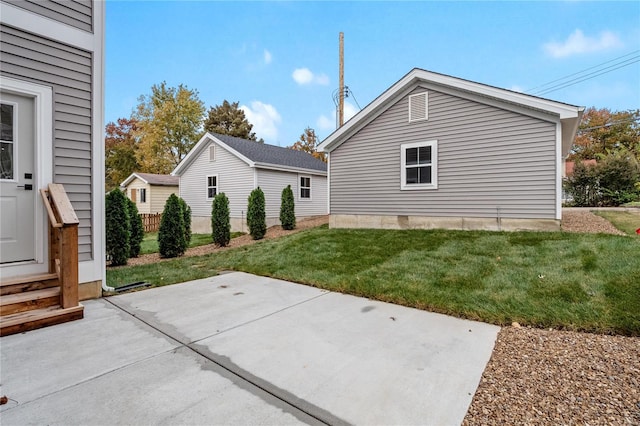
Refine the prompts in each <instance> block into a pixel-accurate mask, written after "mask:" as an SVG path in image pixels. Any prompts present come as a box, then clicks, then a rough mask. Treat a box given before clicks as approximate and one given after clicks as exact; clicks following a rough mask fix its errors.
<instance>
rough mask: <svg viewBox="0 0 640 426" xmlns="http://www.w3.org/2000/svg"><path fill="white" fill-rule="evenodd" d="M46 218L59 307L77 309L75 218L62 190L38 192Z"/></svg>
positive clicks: (51, 186) (58, 187)
mask: <svg viewBox="0 0 640 426" xmlns="http://www.w3.org/2000/svg"><path fill="white" fill-rule="evenodd" d="M40 194H42V199H43V200H44V205H45V207H46V209H47V214H48V216H49V221H48V222H49V272H50V273H56V274H57V275H58V280H59V281H60V306H61V307H62V308H65V309H66V308H72V307H74V306H78V302H79V300H78V223H79V221H78V216H76V212H75V210H73V206H72V205H71V202H70V201H69V197H68V196H67V193H66V192H65V190H64V187H63V186H62V185H61V184H58V183H50V184H49V187H48V189H41V190H40Z"/></svg>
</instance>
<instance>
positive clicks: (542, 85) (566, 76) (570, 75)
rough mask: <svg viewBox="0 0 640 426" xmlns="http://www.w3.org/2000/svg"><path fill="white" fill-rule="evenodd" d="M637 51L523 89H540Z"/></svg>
mask: <svg viewBox="0 0 640 426" xmlns="http://www.w3.org/2000/svg"><path fill="white" fill-rule="evenodd" d="M637 53H640V50H635V51H633V52H631V53H627V54H626V55H622V56H619V57H617V58H614V59H611V60H609V61H605V62H602V63H600V64H598V65H594V66H592V67H589V68H585V69H583V70H581V71H578V72H574V73H573V74H569V75H565V76H564V77H560V78H557V79H555V80H551V81H549V82H548V83H544V84H541V85H539V86H536V87H532V88H531V89H527V90H525V92H526V93H528V92H532V91H534V90H536V89H540V88H541V87H544V86H548V85H550V84H552V83H555V82H557V81H561V80H565V79H567V78H569V77H573V76H574V75H578V74H582V73H583V72H585V71H589V70H592V69H594V68H599V67H601V66H602V65H606V64H608V63H611V62H615V61H617V60H620V59H622V58H626V57H627V56H631V55H635V54H637Z"/></svg>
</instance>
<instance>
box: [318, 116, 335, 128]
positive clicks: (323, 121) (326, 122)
mask: <svg viewBox="0 0 640 426" xmlns="http://www.w3.org/2000/svg"><path fill="white" fill-rule="evenodd" d="M316 126H318V129H319V130H334V129H335V128H336V120H335V119H334V120H331V119H330V118H329V117H327V116H326V115H324V114H322V115H321V116H320V117H318V119H317V120H316Z"/></svg>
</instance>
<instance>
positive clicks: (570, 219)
mask: <svg viewBox="0 0 640 426" xmlns="http://www.w3.org/2000/svg"><path fill="white" fill-rule="evenodd" d="M562 230H563V231H565V232H590V233H604V234H615V235H625V234H624V232H622V231H620V230H619V229H617V228H616V227H615V226H613V225H612V224H611V222H609V221H608V220H606V219H604V218H602V217H600V216H596V215H595V214H593V213H591V212H590V211H589V210H573V209H572V210H567V209H564V210H563V211H562Z"/></svg>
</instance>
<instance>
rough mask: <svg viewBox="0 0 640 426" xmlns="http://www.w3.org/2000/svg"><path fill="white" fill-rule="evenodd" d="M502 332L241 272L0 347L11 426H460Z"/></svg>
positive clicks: (92, 311)
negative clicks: (42, 425)
mask: <svg viewBox="0 0 640 426" xmlns="http://www.w3.org/2000/svg"><path fill="white" fill-rule="evenodd" d="M498 330H499V328H498V327H496V326H492V325H487V324H483V323H479V322H473V321H466V320H460V319H456V318H451V317H447V316H444V315H439V314H434V313H429V312H425V311H420V310H416V309H411V308H405V307H401V306H397V305H392V304H388V303H382V302H376V301H371V300H368V299H364V298H359V297H353V296H348V295H343V294H339V293H333V292H327V291H324V290H320V289H317V288H313V287H308V286H304V285H299V284H293V283H289V282H285V281H281V280H275V279H271V278H264V277H258V276H254V275H249V274H245V273H239V272H234V273H228V274H223V275H219V276H216V277H212V278H207V279H202V280H198V281H192V282H188V283H183V284H179V285H172V286H167V287H161V288H155V289H150V290H145V291H140V292H135V293H129V294H123V295H119V296H114V297H110V298H104V299H100V300H94V301H89V302H86V303H85V318H84V319H83V320H80V321H76V322H72V323H67V324H62V325H58V326H54V327H49V328H45V329H40V330H36V331H32V332H27V333H23V334H18V335H13V336H8V337H3V338H2V339H1V340H0V346H1V348H0V352H1V362H0V367H1V371H0V374H1V380H0V381H1V389H0V394H2V395H6V396H7V397H8V398H9V403H8V404H6V405H3V406H1V407H0V421H1V422H2V424H3V425H12V424H45V423H46V424H85V425H89V424H293V423H307V424H437V425H444V424H447V425H449V424H460V422H461V421H462V419H463V418H464V416H465V413H466V411H467V408H468V407H469V404H470V402H471V399H472V397H473V395H474V393H475V390H476V388H477V385H478V382H479V380H480V377H481V375H482V372H483V370H484V367H485V365H486V363H487V362H488V360H489V357H490V356H491V351H492V349H493V345H494V342H495V339H496V336H497V333H498Z"/></svg>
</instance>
